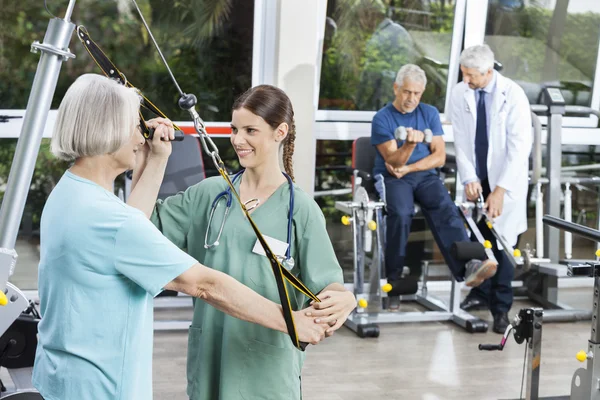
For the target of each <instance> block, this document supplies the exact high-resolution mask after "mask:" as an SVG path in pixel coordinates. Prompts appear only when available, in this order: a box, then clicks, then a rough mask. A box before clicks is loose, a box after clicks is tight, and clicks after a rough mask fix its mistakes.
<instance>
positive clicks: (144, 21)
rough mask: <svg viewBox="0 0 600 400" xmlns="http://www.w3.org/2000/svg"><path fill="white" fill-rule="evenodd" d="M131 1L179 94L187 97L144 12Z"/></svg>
mask: <svg viewBox="0 0 600 400" xmlns="http://www.w3.org/2000/svg"><path fill="white" fill-rule="evenodd" d="M131 1H132V2H133V4H134V5H135V8H136V9H137V12H138V14H140V18H141V19H142V22H143V23H144V26H145V27H146V30H147V31H148V35H150V39H152V43H154V47H156V50H158V54H159V55H160V58H162V60H163V63H164V64H165V67H167V71H169V75H171V79H172V80H173V83H174V84H175V87H176V88H177V90H178V91H179V94H180V95H181V96H182V97H183V96H184V95H185V93H183V91H182V90H181V88H180V87H179V84H178V83H177V80H176V79H175V76H173V73H172V72H171V68H169V64H167V60H165V56H163V53H162V52H161V51H160V47H158V43H156V40H154V36H153V35H152V32H151V31H150V27H149V26H148V24H147V23H146V20H145V19H144V15H143V14H142V11H141V10H140V8H139V7H138V5H137V3H136V1H135V0H131Z"/></svg>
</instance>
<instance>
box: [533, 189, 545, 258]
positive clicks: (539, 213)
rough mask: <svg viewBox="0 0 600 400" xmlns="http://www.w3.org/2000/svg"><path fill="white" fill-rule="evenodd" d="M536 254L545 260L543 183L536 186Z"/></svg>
mask: <svg viewBox="0 0 600 400" xmlns="http://www.w3.org/2000/svg"><path fill="white" fill-rule="evenodd" d="M535 193H536V198H535V252H536V257H537V258H544V223H543V220H542V219H543V218H544V194H543V192H542V183H541V182H539V181H538V183H537V184H536V185H535Z"/></svg>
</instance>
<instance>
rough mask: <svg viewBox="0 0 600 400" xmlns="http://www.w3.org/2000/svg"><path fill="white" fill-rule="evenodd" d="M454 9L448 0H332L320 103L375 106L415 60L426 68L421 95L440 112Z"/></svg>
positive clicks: (388, 95)
mask: <svg viewBox="0 0 600 400" xmlns="http://www.w3.org/2000/svg"><path fill="white" fill-rule="evenodd" d="M454 9H455V1H452V0H439V1H436V0H376V1H373V0H360V1H356V0H330V1H329V2H328V8H327V21H326V28H325V43H324V48H323V59H322V64H321V87H320V93H319V109H321V110H359V111H376V110H378V109H380V108H381V107H383V106H384V105H385V104H386V103H388V102H389V101H391V100H393V89H392V86H393V83H394V80H395V78H396V73H397V72H398V70H399V69H400V67H402V66H403V65H405V64H408V63H413V64H417V65H419V66H420V67H421V68H423V69H424V70H425V72H426V74H427V79H428V84H427V89H426V92H425V93H424V95H423V98H422V101H423V102H425V103H429V104H433V105H434V106H436V107H437V108H438V110H440V111H441V112H443V110H444V104H445V99H446V89H447V84H448V65H449V61H450V51H451V44H452V28H453V24H454Z"/></svg>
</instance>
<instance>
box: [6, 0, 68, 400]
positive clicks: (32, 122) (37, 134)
mask: <svg viewBox="0 0 600 400" xmlns="http://www.w3.org/2000/svg"><path fill="white" fill-rule="evenodd" d="M74 7H75V0H70V1H69V5H68V7H67V10H66V12H65V17H64V18H63V19H60V18H56V17H55V18H52V19H51V20H50V22H49V24H48V29H47V30H46V35H45V37H44V40H43V42H42V43H39V42H38V41H35V42H34V43H33V44H32V45H31V51H32V52H34V53H40V54H41V56H40V61H39V64H38V67H37V71H36V74H35V78H34V80H33V85H32V88H31V93H30V96H29V100H28V103H27V112H26V113H25V119H24V120H23V126H22V129H21V133H20V135H19V140H18V142H17V148H16V151H15V156H14V158H13V162H12V165H11V168H10V173H9V177H8V183H7V185H6V193H5V195H4V199H3V200H2V208H1V209H0V367H4V368H7V369H8V372H9V374H10V376H11V380H12V381H13V384H14V386H15V390H14V391H12V393H4V395H3V393H1V392H0V397H1V398H2V399H3V400H4V399H11V400H33V399H41V396H40V395H39V394H38V393H37V392H36V391H35V390H34V388H33V386H32V384H31V371H32V368H33V358H34V355H35V349H36V347H37V339H36V334H37V323H38V322H39V315H38V314H37V311H36V310H35V304H33V303H31V302H30V301H28V300H27V298H26V297H25V295H24V294H23V292H22V291H20V290H19V289H18V288H17V287H16V286H14V285H13V284H11V283H9V282H8V279H9V278H10V277H11V275H12V274H13V272H14V270H15V266H16V263H17V253H16V251H15V243H16V240H17V234H18V231H19V226H20V223H21V218H22V216H23V209H24V207H25V201H26V199H27V193H28V192H29V186H30V185H31V178H32V176H33V170H34V168H35V161H36V159H37V155H38V152H39V148H40V144H41V140H42V134H43V130H44V127H45V124H46V120H47V118H48V112H49V111H50V105H51V102H52V98H53V97H54V92H55V90H56V84H57V81H58V76H59V74H60V69H61V66H62V63H63V61H67V60H68V59H69V58H75V55H73V54H72V53H71V52H70V50H69V43H70V41H71V37H72V35H73V31H74V29H75V25H74V24H73V23H72V22H71V15H72V13H73V8H74ZM1 386H4V385H1Z"/></svg>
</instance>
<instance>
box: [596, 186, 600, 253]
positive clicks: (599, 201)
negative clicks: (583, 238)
mask: <svg viewBox="0 0 600 400" xmlns="http://www.w3.org/2000/svg"><path fill="white" fill-rule="evenodd" d="M596 191H597V197H596V202H597V204H598V205H597V207H596V219H597V220H598V224H597V225H596V228H597V229H598V230H600V186H598V187H597V188H596ZM598 250H600V242H598V243H596V253H598ZM599 259H600V257H598V256H596V261H597V260H599Z"/></svg>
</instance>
